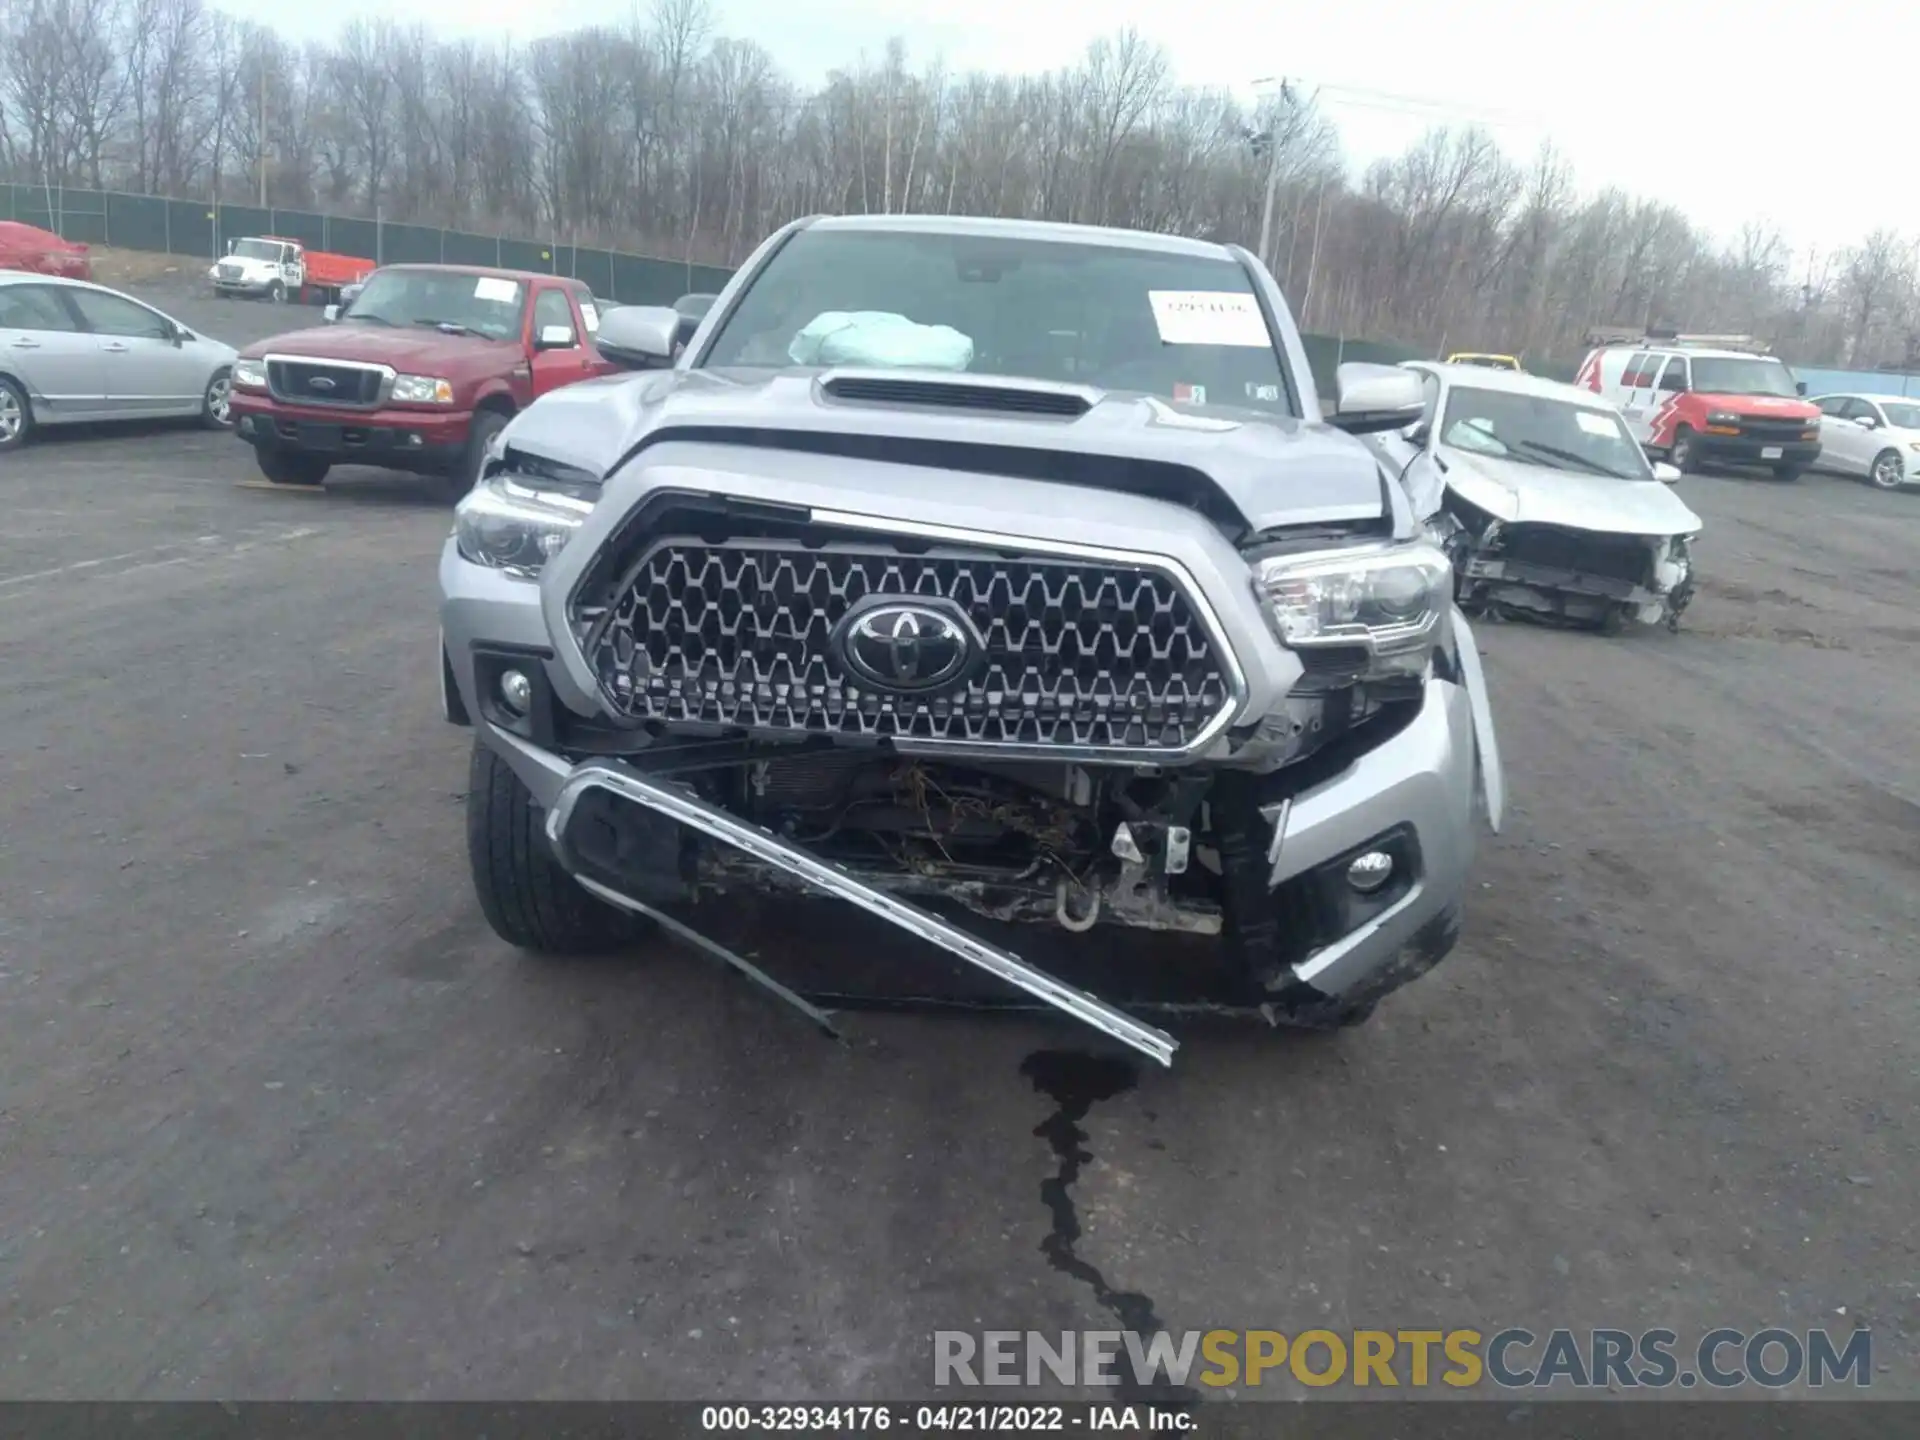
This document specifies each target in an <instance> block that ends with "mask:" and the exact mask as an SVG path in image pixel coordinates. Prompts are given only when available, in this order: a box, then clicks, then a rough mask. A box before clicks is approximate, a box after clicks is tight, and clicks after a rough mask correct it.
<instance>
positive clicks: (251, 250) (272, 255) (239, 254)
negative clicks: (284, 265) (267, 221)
mask: <svg viewBox="0 0 1920 1440" xmlns="http://www.w3.org/2000/svg"><path fill="white" fill-rule="evenodd" d="M233 253H234V257H235V258H236V259H240V260H272V261H273V262H275V263H276V264H278V263H279V260H280V247H279V245H277V244H276V243H274V242H273V241H271V240H242V241H241V242H240V243H239V244H238V245H235V246H234V247H233Z"/></svg>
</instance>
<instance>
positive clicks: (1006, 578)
mask: <svg viewBox="0 0 1920 1440" xmlns="http://www.w3.org/2000/svg"><path fill="white" fill-rule="evenodd" d="M869 595H887V596H896V595H897V596H901V597H909V596H912V597H920V598H933V597H940V598H944V599H946V600H948V601H951V602H953V604H955V605H956V606H958V607H959V608H960V609H961V610H962V611H963V612H964V613H965V614H966V616H967V618H968V619H969V620H971V621H972V623H973V626H974V628H975V629H976V630H977V631H978V633H979V635H980V637H981V638H982V639H983V640H984V641H985V652H986V653H985V656H984V658H983V661H982V663H980V664H979V665H978V666H977V667H975V669H974V670H973V671H972V674H971V678H968V679H966V680H964V681H963V682H960V683H959V684H958V685H957V688H955V689H953V690H951V691H949V692H947V693H943V694H935V695H903V694H897V693H876V692H875V691H874V690H872V689H862V688H861V687H860V686H858V685H857V684H856V683H854V680H853V678H852V677H850V676H849V675H848V674H847V672H846V671H845V670H844V669H843V668H842V666H841V664H840V662H839V660H838V659H837V657H836V656H835V655H834V653H833V650H832V646H831V644H830V637H831V635H832V633H833V630H834V627H835V626H836V625H837V624H838V623H839V622H840V620H841V619H842V617H844V616H845V615H846V613H847V611H848V609H849V607H851V606H852V605H853V604H855V602H857V601H859V600H861V599H863V598H865V597H866V596H869ZM575 619H576V623H577V624H578V625H579V627H580V633H582V634H583V648H584V649H585V652H586V657H587V660H588V663H589V664H590V665H591V666H592V667H593V670H594V673H595V675H596V676H597V678H598V680H599V683H600V687H601V691H602V693H603V694H604V695H605V697H606V699H607V701H608V703H609V704H610V705H611V706H612V707H613V708H614V710H615V711H616V712H617V713H619V714H621V715H624V716H626V717H628V718H630V719H634V720H653V721H666V722H676V721H678V722H692V723H702V724H711V725H720V726H726V727H739V728H742V729H747V730H755V731H778V732H788V733H792V732H806V733H812V734H822V735H838V736H848V737H890V738H900V739H914V740H921V741H926V742H931V743H943V742H944V743H948V744H956V745H957V744H966V745H984V746H1001V747H1023V748H1041V749H1044V748H1047V747H1052V746H1060V747H1068V746H1072V747H1077V748H1082V749H1093V750H1102V751H1121V752H1143V751H1164V750H1179V749H1184V748H1187V747H1189V746H1192V745H1193V744H1195V743H1196V742H1197V741H1198V740H1200V739H1203V738H1204V732H1206V731H1207V730H1208V728H1209V727H1210V726H1211V725H1213V724H1215V723H1216V722H1218V721H1219V720H1220V719H1221V717H1222V715H1223V714H1224V712H1225V711H1226V710H1227V708H1228V706H1229V705H1230V704H1231V703H1232V694H1233V692H1232V687H1231V685H1230V684H1229V681H1228V679H1227V669H1226V664H1225V662H1224V659H1223V657H1222V656H1221V655H1220V654H1219V653H1218V652H1217V649H1216V647H1215V645H1214V644H1213V642H1212V639H1211V636H1210V634H1209V631H1208V629H1207V626H1206V624H1205V623H1204V622H1203V620H1202V619H1201V616H1200V614H1199V612H1198V611H1197V610H1196V608H1195V607H1194V605H1193V603H1192V601H1191V600H1190V599H1189V597H1188V596H1187V594H1186V593H1185V591H1184V590H1183V589H1182V587H1181V586H1180V585H1179V584H1178V583H1177V582H1176V581H1175V580H1174V579H1172V578H1171V577H1170V576H1168V575H1165V574H1162V573H1160V572H1158V571H1153V570H1146V569H1137V568H1130V567H1126V566H1123V565H1119V564H1111V563H1105V562H1100V561H1088V560H1080V559H1071V560H1069V559H1053V558H1046V557H1035V558H1032V559H1024V558H1023V559H1006V558H1003V557H1001V556H998V555H984V554H979V553H977V552H965V551H935V552H932V553H924V554H915V555H906V554H899V553H896V552H893V551H891V550H879V549H869V548H865V547H860V548H855V547H840V546H835V547H831V548H827V549H820V548H802V547H801V546H799V545H795V544H792V543H785V542H782V541H779V540H767V539H754V540H733V541H726V542H723V543H717V544H710V543H707V542H704V541H698V540H691V539H674V540H663V541H659V542H657V543H656V544H655V545H654V546H653V547H652V548H651V549H649V550H648V551H647V552H646V553H645V555H644V556H643V557H642V558H641V560H640V561H639V563H638V565H637V566H635V567H633V568H631V569H629V570H628V571H627V578H626V579H625V581H624V582H623V583H618V584H616V586H615V587H614V590H613V594H612V600H611V604H606V603H601V604H600V605H598V606H589V607H585V608H582V609H580V610H577V611H576V615H575Z"/></svg>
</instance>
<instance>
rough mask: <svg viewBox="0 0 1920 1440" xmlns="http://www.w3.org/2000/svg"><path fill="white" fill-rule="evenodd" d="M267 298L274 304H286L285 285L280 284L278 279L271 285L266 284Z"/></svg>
mask: <svg viewBox="0 0 1920 1440" xmlns="http://www.w3.org/2000/svg"><path fill="white" fill-rule="evenodd" d="M267 299H268V300H270V301H272V302H273V303H274V304H275V305H284V304H286V303H287V287H286V286H285V285H282V284H281V283H280V282H279V281H278V280H276V281H274V282H273V283H272V284H271V285H269V286H267Z"/></svg>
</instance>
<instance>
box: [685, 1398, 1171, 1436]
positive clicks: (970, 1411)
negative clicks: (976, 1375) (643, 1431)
mask: <svg viewBox="0 0 1920 1440" xmlns="http://www.w3.org/2000/svg"><path fill="white" fill-rule="evenodd" d="M1193 1423H1194V1417H1193V1415H1192V1414H1191V1412H1189V1411H1187V1410H1185V1409H1168V1408H1163V1407H1160V1406H1154V1405H1076V1406H1065V1405H966V1404H952V1405H912V1406H909V1405H707V1406H703V1407H702V1408H701V1411H700V1428H701V1429H702V1430H708V1431H738V1432H753V1433H759V1432H762V1431H767V1430H786V1431H794V1432H805V1431H834V1432H840V1431H846V1430H871V1431H894V1430H898V1431H900V1432H901V1433H903V1434H908V1435H914V1434H929V1433H958V1434H981V1435H1000V1434H1006V1433H1008V1432H1010V1431H1036V1432H1048V1431H1052V1432H1058V1433H1064V1432H1067V1431H1073V1430H1082V1431H1100V1430H1138V1431H1161V1432H1167V1433H1174V1432H1181V1431H1186V1430H1190V1429H1192V1428H1193Z"/></svg>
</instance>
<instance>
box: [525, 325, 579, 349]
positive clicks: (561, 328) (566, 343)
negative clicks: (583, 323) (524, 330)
mask: <svg viewBox="0 0 1920 1440" xmlns="http://www.w3.org/2000/svg"><path fill="white" fill-rule="evenodd" d="M572 347H573V327H572V326H571V325H543V326H542V327H541V328H540V338H539V339H537V340H535V341H534V342H533V348H534V349H536V350H568V349H571V348H572Z"/></svg>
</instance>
